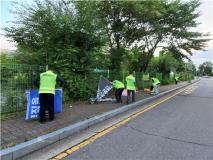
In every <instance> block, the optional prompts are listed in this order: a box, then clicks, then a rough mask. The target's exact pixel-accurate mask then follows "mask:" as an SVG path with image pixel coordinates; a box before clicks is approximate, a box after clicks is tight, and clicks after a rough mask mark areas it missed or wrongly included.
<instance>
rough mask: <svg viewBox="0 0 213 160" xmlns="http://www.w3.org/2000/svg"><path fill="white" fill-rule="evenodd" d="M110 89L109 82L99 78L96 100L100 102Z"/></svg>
mask: <svg viewBox="0 0 213 160" xmlns="http://www.w3.org/2000/svg"><path fill="white" fill-rule="evenodd" d="M112 88H113V87H112V84H111V83H110V81H109V80H108V79H107V78H105V77H103V76H101V78H100V80H99V83H98V91H97V96H96V99H97V100H98V101H100V100H101V99H102V98H103V97H104V96H105V95H106V94H107V93H108V92H109V91H110V90H111V89H112Z"/></svg>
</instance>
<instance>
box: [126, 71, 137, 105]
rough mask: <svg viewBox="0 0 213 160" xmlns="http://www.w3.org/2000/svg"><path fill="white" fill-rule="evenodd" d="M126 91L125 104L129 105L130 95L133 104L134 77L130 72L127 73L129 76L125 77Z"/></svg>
mask: <svg viewBox="0 0 213 160" xmlns="http://www.w3.org/2000/svg"><path fill="white" fill-rule="evenodd" d="M126 89H127V101H126V103H127V104H129V97H130V95H132V102H135V90H136V85H135V77H134V76H133V74H132V72H131V71H130V72H129V75H128V76H127V77H126Z"/></svg>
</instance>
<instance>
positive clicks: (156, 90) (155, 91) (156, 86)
mask: <svg viewBox="0 0 213 160" xmlns="http://www.w3.org/2000/svg"><path fill="white" fill-rule="evenodd" d="M159 87H160V81H159V80H158V79H157V78H152V85H151V89H150V90H151V94H158V93H159Z"/></svg>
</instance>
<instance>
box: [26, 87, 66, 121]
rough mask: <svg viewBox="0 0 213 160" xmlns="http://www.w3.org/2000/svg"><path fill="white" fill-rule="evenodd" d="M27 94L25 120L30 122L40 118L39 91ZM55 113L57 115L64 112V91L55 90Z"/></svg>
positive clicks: (31, 91)
mask: <svg viewBox="0 0 213 160" xmlns="http://www.w3.org/2000/svg"><path fill="white" fill-rule="evenodd" d="M26 94H27V112H26V118H25V119H26V120H30V119H33V118H38V117H39V109H40V104H39V95H38V90H30V91H26ZM54 112H55V113H61V112H62V89H56V90H55V98H54Z"/></svg>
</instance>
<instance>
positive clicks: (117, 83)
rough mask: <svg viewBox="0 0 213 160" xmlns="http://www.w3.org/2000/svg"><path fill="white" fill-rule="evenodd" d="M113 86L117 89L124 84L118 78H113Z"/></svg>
mask: <svg viewBox="0 0 213 160" xmlns="http://www.w3.org/2000/svg"><path fill="white" fill-rule="evenodd" d="M113 87H114V88H116V89H119V88H124V84H123V83H122V82H120V81H118V80H114V81H113Z"/></svg>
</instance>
